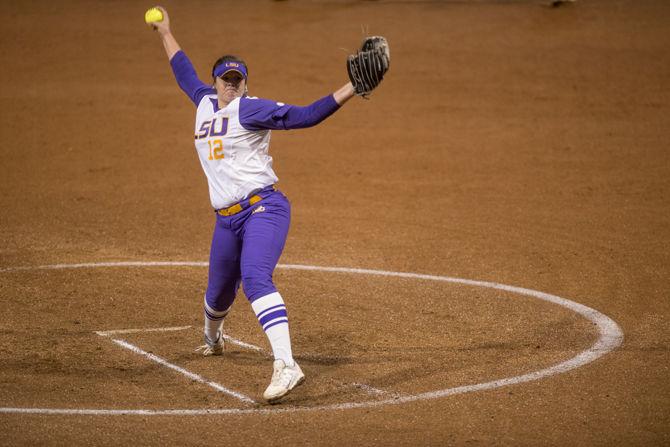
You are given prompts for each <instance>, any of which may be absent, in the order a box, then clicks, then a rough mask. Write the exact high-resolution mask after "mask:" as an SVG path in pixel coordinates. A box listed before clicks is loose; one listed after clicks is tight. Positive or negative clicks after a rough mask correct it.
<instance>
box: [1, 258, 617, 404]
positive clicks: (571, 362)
mask: <svg viewBox="0 0 670 447" xmlns="http://www.w3.org/2000/svg"><path fill="white" fill-rule="evenodd" d="M162 266H166V267H207V266H208V263H207V262H169V261H156V262H98V263H83V264H54V265H42V266H33V267H9V268H2V269H0V273H3V272H13V271H22V270H61V269H76V268H97V267H162ZM277 268H280V269H287V270H309V271H317V272H331V273H353V274H361V275H371V276H387V277H398V278H410V279H420V280H427V281H441V282H447V283H454V284H464V285H468V286H474V287H484V288H489V289H496V290H503V291H506V292H511V293H516V294H519V295H525V296H530V297H533V298H537V299H539V300H542V301H546V302H549V303H553V304H557V305H559V306H563V307H565V308H567V309H569V310H571V311H573V312H575V313H577V314H579V315H581V316H582V317H584V318H586V319H587V320H589V321H591V322H592V323H593V324H594V325H595V326H596V327H597V328H598V333H599V337H598V340H596V342H595V343H594V344H593V345H591V347H589V348H588V349H586V350H585V351H582V352H580V353H579V354H577V355H576V356H574V357H572V358H570V359H568V360H566V361H564V362H561V363H558V364H556V365H553V366H550V367H548V368H544V369H540V370H538V371H533V372H530V373H528V374H523V375H520V376H514V377H506V378H502V379H498V380H493V381H490V382H483V383H476V384H472V385H463V386H458V387H454V388H445V389H443V390H436V391H429V392H425V393H420V394H415V395H404V396H399V397H398V396H396V397H393V398H389V399H384V400H374V401H363V402H345V403H341V404H331V405H320V406H314V407H272V408H247V409H242V408H210V409H206V408H203V409H182V410H179V409H174V410H147V409H139V410H137V409H73V408H3V407H0V413H23V414H60V415H142V416H152V415H153V416H158V415H163V416H198V415H207V414H213V415H216V414H236V415H239V414H272V413H292V412H298V411H326V410H349V409H355V408H371V407H380V406H384V405H399V404H404V403H408V402H416V401H421V400H429V399H438V398H441V397H447V396H454V395H457V394H464V393H470V392H474V391H484V390H492V389H495V388H501V387H504V386H508V385H516V384H519V383H525V382H532V381H535V380H540V379H543V378H545V377H550V376H553V375H556V374H561V373H564V372H567V371H570V370H573V369H576V368H579V367H581V366H584V365H586V364H588V363H591V362H593V361H594V360H596V359H598V358H599V357H602V356H603V355H605V354H607V353H609V352H611V351H613V350H614V349H616V348H617V347H618V346H619V345H620V344H621V343H622V341H623V331H622V330H621V328H620V327H619V325H618V324H616V322H615V321H614V320H612V319H611V318H609V317H608V316H607V315H605V314H602V313H600V312H598V311H597V310H595V309H592V308H590V307H587V306H584V305H583V304H579V303H576V302H574V301H570V300H568V299H566V298H561V297H559V296H556V295H551V294H549V293H544V292H539V291H537V290H532V289H526V288H523V287H515V286H508V285H506V284H499V283H495V282H487V281H474V280H470V279H463V278H453V277H449V276H438V275H424V274H420V273H405V272H391V271H385V270H369V269H357V268H347V267H320V266H313V265H299V264H279V265H277Z"/></svg>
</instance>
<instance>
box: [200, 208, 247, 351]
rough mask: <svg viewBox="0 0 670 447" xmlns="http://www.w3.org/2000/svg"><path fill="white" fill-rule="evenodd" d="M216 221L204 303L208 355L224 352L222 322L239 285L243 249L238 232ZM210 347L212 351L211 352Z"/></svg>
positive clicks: (219, 220)
mask: <svg viewBox="0 0 670 447" xmlns="http://www.w3.org/2000/svg"><path fill="white" fill-rule="evenodd" d="M224 220H225V219H223V218H220V217H219V218H217V221H216V224H215V227H214V235H213V236H212V246H211V249H210V252H209V277H208V281H207V291H206V292H205V304H204V320H205V324H204V333H205V343H206V347H205V348H204V354H205V355H220V354H222V353H223V339H222V337H221V335H222V331H223V320H224V318H225V317H226V315H227V314H228V312H229V311H230V307H231V306H232V305H233V301H234V300H235V295H236V294H237V289H238V288H239V286H240V250H241V248H242V244H241V242H240V241H239V239H238V238H237V236H236V235H235V233H234V232H233V231H232V230H230V229H229V228H227V227H226V225H225V224H224ZM208 348H209V349H208Z"/></svg>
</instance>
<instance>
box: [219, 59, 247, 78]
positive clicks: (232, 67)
mask: <svg viewBox="0 0 670 447" xmlns="http://www.w3.org/2000/svg"><path fill="white" fill-rule="evenodd" d="M229 71H236V72H238V73H239V74H241V75H242V77H243V78H244V79H247V67H246V66H245V65H244V64H243V63H241V62H234V61H230V62H224V63H222V64H220V65H218V66H217V67H216V68H215V69H214V76H215V77H217V78H219V77H221V76H223V75H224V74H226V73H228V72H229Z"/></svg>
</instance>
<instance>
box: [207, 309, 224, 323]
mask: <svg viewBox="0 0 670 447" xmlns="http://www.w3.org/2000/svg"><path fill="white" fill-rule="evenodd" d="M205 315H207V318H208V319H210V320H212V321H219V320H223V319H224V318H225V317H226V315H228V312H226V313H225V314H223V315H221V316H220V317H219V316H216V315H212V314H211V313H210V312H209V311H208V310H207V308H205Z"/></svg>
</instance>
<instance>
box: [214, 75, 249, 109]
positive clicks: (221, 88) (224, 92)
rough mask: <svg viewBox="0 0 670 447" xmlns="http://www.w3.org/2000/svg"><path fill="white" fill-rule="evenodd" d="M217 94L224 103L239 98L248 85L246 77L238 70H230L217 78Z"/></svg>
mask: <svg viewBox="0 0 670 447" xmlns="http://www.w3.org/2000/svg"><path fill="white" fill-rule="evenodd" d="M215 85H216V94H217V96H218V97H219V100H220V101H221V102H223V103H224V104H228V103H229V102H230V101H232V100H233V99H235V98H239V97H240V96H242V95H243V94H244V91H245V89H246V86H247V81H246V80H245V79H244V77H243V76H242V75H241V74H239V73H238V72H236V71H229V72H228V73H224V74H223V76H220V77H218V78H216V84H215Z"/></svg>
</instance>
